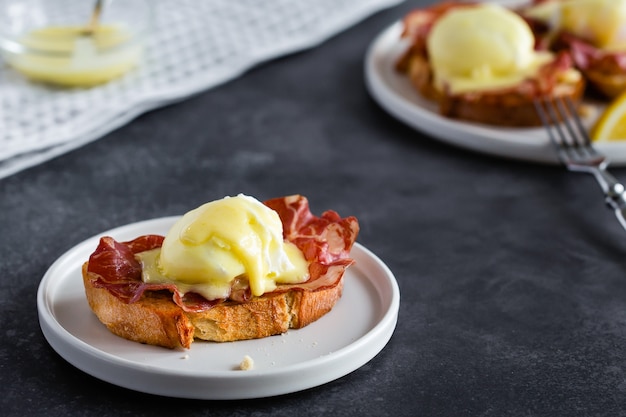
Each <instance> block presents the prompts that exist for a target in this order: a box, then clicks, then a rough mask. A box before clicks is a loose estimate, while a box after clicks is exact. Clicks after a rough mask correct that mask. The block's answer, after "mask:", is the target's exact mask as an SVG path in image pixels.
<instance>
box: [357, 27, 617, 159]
mask: <svg viewBox="0 0 626 417" xmlns="http://www.w3.org/2000/svg"><path fill="white" fill-rule="evenodd" d="M401 30H402V20H396V21H395V22H393V23H392V24H390V25H388V26H387V27H385V28H384V29H383V30H382V31H380V32H379V33H378V35H377V36H376V37H375V38H374V39H373V40H372V42H371V43H370V45H369V46H368V48H367V51H366V54H365V62H364V73H365V74H364V75H365V85H366V88H367V90H368V92H369V94H370V96H371V97H372V98H373V99H374V100H375V101H376V102H377V103H378V104H379V105H380V106H381V107H382V108H383V109H384V110H385V111H386V112H387V113H389V114H390V115H392V116H393V117H395V118H396V119H398V120H400V121H401V122H403V123H404V124H406V125H408V126H409V127H411V128H413V129H415V130H418V131H421V132H424V133H426V134H428V135H430V136H431V137H432V138H434V139H436V140H439V141H441V142H444V143H447V144H450V145H453V146H456V147H459V148H464V149H467V150H472V151H475V152H480V153H483V154H488V155H492V156H496V157H504V158H509V159H515V160H521V161H527V162H538V163H543V164H551V165H557V164H559V161H558V157H557V156H556V153H555V152H554V150H553V149H552V147H551V145H550V143H549V139H548V137H547V135H546V134H545V132H544V130H543V128H541V127H539V128H500V127H492V126H488V125H481V124H477V123H471V122H465V121H461V120H452V119H449V118H446V117H444V116H441V115H440V114H438V113H437V112H436V111H434V110H433V109H429V108H428V107H429V106H430V107H433V108H434V104H433V103H429V102H428V101H427V100H425V99H424V98H422V97H421V96H420V95H419V93H418V92H417V91H416V90H415V88H414V87H412V86H411V85H410V82H409V80H407V79H406V78H405V77H403V76H401V75H400V74H395V73H393V74H392V75H389V74H390V73H392V71H393V61H394V59H395V58H397V57H398V55H399V53H401V51H402V50H403V47H406V43H405V42H404V43H403V41H402V40H401V39H400V37H399V35H400V32H401ZM390 78H392V79H391V80H390ZM394 82H396V83H399V84H401V85H402V87H403V93H405V94H400V92H399V91H398V90H397V89H396V87H395V86H394V85H393V83H394ZM405 90H406V91H405ZM587 123H588V124H589V122H587ZM596 146H597V147H598V149H599V150H601V151H602V152H604V153H605V154H606V155H609V156H610V159H611V163H612V165H614V166H625V165H626V143H620V142H599V143H597V144H596Z"/></svg>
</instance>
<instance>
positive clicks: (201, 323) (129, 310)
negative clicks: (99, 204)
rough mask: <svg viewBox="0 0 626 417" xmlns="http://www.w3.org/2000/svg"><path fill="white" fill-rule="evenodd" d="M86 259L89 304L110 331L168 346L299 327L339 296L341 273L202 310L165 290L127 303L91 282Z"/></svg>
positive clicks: (326, 309) (325, 310)
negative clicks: (327, 280) (327, 281)
mask: <svg viewBox="0 0 626 417" xmlns="http://www.w3.org/2000/svg"><path fill="white" fill-rule="evenodd" d="M87 267H88V263H87V262H86V263H85V264H84V265H83V270H82V274H83V284H84V286H85V293H86V295H87V301H88V302H89V306H90V307H91V309H92V310H93V312H94V313H95V314H96V316H97V317H98V319H99V320H100V321H101V322H102V323H103V324H104V325H105V326H106V327H107V328H108V329H109V330H110V331H111V332H112V333H114V334H116V335H118V336H121V337H123V338H125V339H129V340H132V341H135V342H140V343H146V344H150V345H157V346H163V347H167V348H171V349H174V348H179V347H183V348H189V347H190V346H191V343H192V342H193V340H194V338H197V339H202V340H208V341H214V342H231V341H236V340H246V339H257V338H263V337H267V336H272V335H276V334H281V333H284V332H286V331H287V330H289V329H299V328H302V327H304V326H307V325H308V324H310V323H312V322H314V321H316V320H318V319H319V318H320V317H322V316H323V315H325V314H326V313H328V312H329V311H330V310H331V309H332V308H333V307H334V305H335V304H336V303H337V301H338V300H339V298H340V297H341V294H342V291H343V278H342V279H341V280H339V281H338V282H337V284H336V285H334V286H331V287H323V288H320V289H316V290H311V291H309V290H305V289H294V290H290V291H286V292H277V293H269V294H264V295H263V296H260V297H255V298H253V299H252V300H250V301H248V302H244V303H237V302H232V301H229V302H225V303H222V304H219V305H217V306H215V307H213V308H211V309H209V310H206V311H203V312H199V313H197V312H186V311H183V309H182V308H181V307H179V306H178V305H177V304H176V303H174V302H173V301H172V296H171V294H170V293H169V292H160V291H154V292H153V291H147V292H145V293H144V294H143V295H142V297H141V298H140V299H139V300H138V301H136V302H134V303H125V302H123V301H121V300H120V299H118V298H117V297H115V296H114V295H112V294H111V293H110V292H109V291H108V290H107V289H105V288H96V287H94V286H93V285H92V279H91V278H92V277H91V276H90V275H91V274H90V273H89V272H88V271H87Z"/></svg>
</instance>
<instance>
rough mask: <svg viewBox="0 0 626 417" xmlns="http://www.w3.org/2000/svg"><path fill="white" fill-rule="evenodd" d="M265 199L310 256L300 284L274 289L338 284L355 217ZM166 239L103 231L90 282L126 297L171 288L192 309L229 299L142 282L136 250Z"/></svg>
mask: <svg viewBox="0 0 626 417" xmlns="http://www.w3.org/2000/svg"><path fill="white" fill-rule="evenodd" d="M265 204H266V205H267V206H268V207H269V208H271V209H273V210H275V211H276V212H277V213H278V215H279V217H280V218H281V220H282V223H283V235H284V238H285V239H286V240H288V241H290V242H292V243H294V244H295V245H296V246H297V247H298V248H299V249H300V250H301V251H302V252H303V254H304V256H305V259H306V260H307V261H309V280H307V281H306V282H304V283H301V284H285V285H279V286H278V287H277V288H276V290H275V291H274V292H284V291H289V290H294V289H295V290H303V291H304V290H306V291H316V290H320V289H324V288H329V287H333V286H335V285H337V284H338V283H339V281H340V280H341V278H342V276H343V274H344V272H345V269H346V268H347V267H348V266H350V265H351V264H352V263H354V260H353V259H351V258H350V249H351V248H352V246H353V244H354V242H355V241H356V238H357V235H358V232H359V225H358V221H357V219H356V218H355V217H352V216H351V217H346V218H341V217H340V216H339V214H337V213H336V212H335V211H332V210H328V211H326V212H324V213H323V214H322V216H320V217H316V216H315V215H313V214H312V213H311V211H310V209H309V203H308V200H307V199H306V197H303V196H300V195H294V196H287V197H282V198H276V199H272V200H268V201H266V202H265ZM163 239H164V237H163V236H160V235H144V236H139V237H137V238H136V239H133V240H131V241H127V242H118V241H116V240H115V239H113V238H112V237H109V236H105V237H102V238H101V239H100V242H99V244H98V247H97V248H96V250H95V251H94V252H93V253H92V254H91V256H90V257H89V264H88V266H87V271H88V272H89V273H90V275H91V280H92V284H93V285H94V286H95V287H98V288H105V289H107V290H108V291H109V292H110V293H111V294H113V295H114V296H115V297H117V298H118V299H119V300H121V301H123V302H125V303H133V302H136V301H138V300H139V299H140V298H141V297H142V296H143V295H144V293H145V292H146V291H169V292H171V293H172V299H173V301H174V302H175V303H176V304H177V305H179V306H180V307H181V308H183V309H184V310H185V311H189V312H200V311H205V310H207V309H210V308H211V307H213V306H215V305H217V304H219V303H221V302H224V301H226V300H227V299H218V300H207V299H206V298H204V297H203V296H201V295H199V294H197V293H193V292H188V293H184V294H183V293H182V292H181V291H179V290H178V288H177V287H176V285H175V284H149V283H144V282H143V281H142V279H141V264H140V263H139V261H137V259H136V258H135V255H136V254H137V253H140V252H143V251H147V250H152V249H156V248H159V247H161V245H162V244H163ZM229 299H230V300H234V301H245V300H247V299H249V290H247V291H242V290H241V289H234V290H233V291H232V293H231V296H230V297H229Z"/></svg>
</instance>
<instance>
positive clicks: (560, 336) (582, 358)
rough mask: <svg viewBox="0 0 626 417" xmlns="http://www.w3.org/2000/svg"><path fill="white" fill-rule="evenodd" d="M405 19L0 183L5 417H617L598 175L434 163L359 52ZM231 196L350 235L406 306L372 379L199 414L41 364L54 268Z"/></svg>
mask: <svg viewBox="0 0 626 417" xmlns="http://www.w3.org/2000/svg"><path fill="white" fill-rule="evenodd" d="M415 4H416V3H413V4H411V3H408V4H402V5H400V6H398V7H395V8H392V9H389V10H386V11H383V12H380V13H377V14H376V15H374V16H372V17H371V18H368V19H366V20H365V21H363V22H362V23H360V24H358V25H356V26H354V27H353V28H351V29H349V30H347V31H345V32H343V33H341V34H339V35H337V36H335V37H333V38H332V39H330V40H328V41H327V42H325V43H324V44H322V45H320V46H319V47H316V48H314V49H311V50H307V51H303V52H300V53H296V54H292V55H290V56H287V57H284V58H281V59H277V60H274V61H271V62H269V63H266V64H263V65H260V66H258V67H256V68H254V69H253V70H251V71H249V72H248V73H246V74H245V75H244V76H242V77H240V78H238V79H236V80H234V81H232V82H229V83H227V84H225V85H222V86H220V87H217V88H215V89H212V90H210V91H207V92H204V93H202V94H198V95H197V96H195V97H192V98H190V99H188V100H185V101H183V102H180V103H177V104H173V105H170V106H168V107H165V108H161V109H158V110H155V111H151V112H149V113H147V114H145V115H143V116H141V117H138V118H137V119H136V120H134V121H132V122H131V123H129V124H128V125H126V126H124V127H122V128H120V129H118V130H116V131H115V132H113V133H111V134H109V135H107V136H105V137H104V138H102V139H100V140H98V141H96V142H94V143H92V144H89V145H87V146H85V147H83V148H81V149H78V150H75V151H73V152H70V153H68V154H66V155H63V156H61V157H58V158H56V159H54V160H51V161H49V162H47V163H44V164H42V165H39V166H36V167H34V168H31V169H28V170H26V171H23V172H20V173H18V174H16V175H13V176H11V177H8V178H5V179H3V180H0V231H1V238H0V323H1V324H0V328H1V332H2V336H1V339H0V340H1V341H0V386H1V387H2V395H1V400H0V401H1V403H0V414H2V415H11V416H18V415H19V416H30V415H46V416H59V415H73V416H75V415H98V416H122V415H133V416H147V415H154V414H157V413H162V412H163V410H167V411H165V412H167V413H173V412H175V413H176V415H181V416H186V415H215V416H226V415H240V416H243V415H254V416H266V415H297V416H312V415H325V414H328V415H335V416H351V415H376V416H395V415H406V416H408V415H420V416H428V415H446V416H461V415H472V416H504V415H514V416H530V415H543V416H547V415H549V416H557V415H559V416H560V415H563V416H576V415H581V416H582V415H584V416H590V415H611V416H615V415H620V414H622V415H623V414H625V413H626V411H624V410H625V407H626V395H625V394H626V256H625V255H626V232H625V231H624V230H622V229H621V228H620V226H619V224H618V223H617V221H616V219H615V218H614V217H613V214H612V213H611V212H610V211H609V210H607V209H606V208H605V206H604V203H603V201H602V197H601V194H600V192H599V189H598V187H597V186H596V184H595V183H594V181H593V179H592V178H591V177H586V176H583V175H579V174H574V173H568V172H566V171H565V170H563V169H561V168H560V167H552V166H545V165H539V164H533V163H525V162H516V161H512V160H507V159H503V158H494V157H489V156H485V155H481V154H477V153H473V152H469V151H465V150H462V149H458V148H454V147H451V146H448V145H445V144H443V143H441V142H439V141H437V140H434V139H433V138H431V137H428V136H426V135H424V134H422V133H420V132H416V131H414V130H412V129H410V128H409V127H406V126H405V125H403V124H402V123H400V122H398V121H396V120H395V119H393V118H392V117H391V116H389V115H388V114H387V113H385V111H383V110H382V109H381V108H380V107H379V106H378V105H377V104H376V102H375V101H374V100H372V99H371V98H370V96H369V95H368V93H367V91H366V89H365V86H364V76H363V59H364V54H365V51H366V48H367V47H368V45H369V43H370V42H371V41H372V39H373V38H374V37H375V36H376V35H377V34H378V33H379V32H380V31H381V30H383V29H384V28H386V27H387V26H388V25H389V24H391V23H392V22H394V21H395V20H396V19H398V18H399V17H400V16H402V15H403V13H404V12H406V11H408V10H409V9H410V8H411V7H413V6H415ZM613 172H614V173H615V174H616V176H617V177H621V178H622V179H624V180H626V172H625V171H624V170H622V169H619V168H616V169H614V171H613ZM240 192H242V193H246V194H249V195H253V196H256V197H257V198H259V199H265V198H271V197H275V196H281V195H287V194H293V193H300V194H303V195H305V196H307V197H308V198H309V199H310V202H311V206H312V209H313V211H314V212H316V213H320V212H321V211H323V210H325V209H328V208H332V209H335V210H337V211H339V212H340V213H341V214H342V215H355V216H357V217H358V219H359V220H360V225H361V233H360V235H359V239H358V240H359V242H360V243H361V244H363V245H364V246H366V247H367V248H369V249H370V250H372V251H373V252H374V253H376V254H377V255H378V256H379V257H380V258H381V259H382V260H383V261H384V262H385V263H386V264H387V265H388V266H389V268H390V269H391V270H392V271H393V272H394V274H395V276H396V278H397V281H398V284H399V287H400V292H401V305H400V311H399V318H398V324H397V327H396V330H395V333H394V335H393V337H392V338H391V340H390V342H389V343H388V345H387V346H386V347H385V348H384V349H383V350H382V352H380V354H378V355H377V356H376V357H375V358H373V359H372V360H371V361H370V362H369V363H367V364H366V365H365V366H363V367H361V368H360V369H358V370H356V371H354V372H352V373H350V374H348V375H346V376H345V377H342V378H340V379H338V380H335V381H333V382H330V383H328V384H325V385H323V386H319V387H316V388H312V389H308V390H306V391H302V392H298V393H294V394H288V395H283V396H279V397H274V398H265V399H255V400H243V401H199V400H183V399H172V398H164V397H159V396H153V395H148V394H142V393H138V392H134V391H130V390H127V389H124V388H120V387H117V386H114V385H111V384H108V383H106V382H102V381H100V380H98V379H96V378H94V377H92V376H90V375H88V374H86V373H84V372H82V371H80V370H78V369H76V368H74V367H73V366H72V365H70V364H69V363H67V362H66V361H65V360H63V359H62V358H61V357H60V356H59V355H58V354H57V353H56V352H55V351H54V350H53V349H52V348H51V347H50V346H49V345H48V343H47V341H46V339H45V338H44V337H43V335H42V333H41V330H40V327H39V322H38V318H37V307H36V293H37V288H38V285H39V282H40V280H41V278H42V276H43V274H44V273H45V271H46V270H47V268H48V267H49V266H50V265H51V264H52V263H53V262H54V261H55V260H56V259H57V258H58V257H59V256H60V255H62V254H63V253H64V252H66V251H67V250H69V249H70V248H72V247H73V246H74V245H76V244H77V243H79V242H81V241H83V240H84V239H86V238H87V237H90V236H92V235H95V234H98V233H100V232H102V231H105V230H108V229H110V228H113V227H116V226H120V225H124V224H128V223H132V222H136V221H139V220H144V219H150V218H157V217H162V216H169V215H176V214H182V213H183V212H185V211H187V210H189V209H191V208H194V207H196V206H198V205H200V204H201V203H203V202H206V201H209V200H212V199H216V198H221V197H223V196H225V195H234V194H237V193H240Z"/></svg>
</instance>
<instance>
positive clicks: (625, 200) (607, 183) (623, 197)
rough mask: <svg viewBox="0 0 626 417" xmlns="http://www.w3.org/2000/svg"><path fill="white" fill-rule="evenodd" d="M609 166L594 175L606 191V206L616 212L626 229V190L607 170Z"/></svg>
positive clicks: (602, 166) (601, 166)
mask: <svg viewBox="0 0 626 417" xmlns="http://www.w3.org/2000/svg"><path fill="white" fill-rule="evenodd" d="M606 166H607V164H602V165H600V166H599V167H598V168H597V169H594V170H593V175H594V177H595V178H596V180H597V181H598V183H599V184H600V186H601V187H602V190H603V191H604V196H605V201H606V204H607V205H608V206H609V207H611V208H612V209H613V210H614V211H615V215H616V216H617V219H618V220H619V222H620V224H621V225H622V227H623V228H624V229H626V188H624V185H623V184H622V183H621V182H619V181H618V180H617V179H616V178H615V177H614V176H613V175H611V174H610V173H609V172H608V171H607V170H606Z"/></svg>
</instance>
